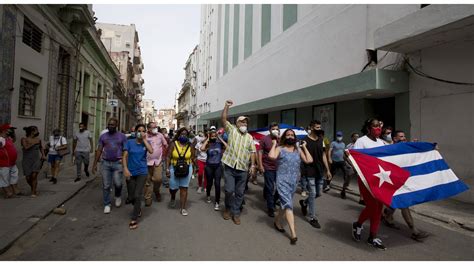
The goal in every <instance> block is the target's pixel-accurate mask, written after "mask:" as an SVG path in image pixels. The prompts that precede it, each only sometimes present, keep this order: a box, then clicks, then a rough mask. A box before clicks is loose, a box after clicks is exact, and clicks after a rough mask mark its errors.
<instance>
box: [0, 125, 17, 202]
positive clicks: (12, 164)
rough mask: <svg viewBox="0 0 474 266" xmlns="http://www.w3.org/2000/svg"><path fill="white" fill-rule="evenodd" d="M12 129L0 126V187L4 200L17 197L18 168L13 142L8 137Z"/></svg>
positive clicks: (7, 126)
mask: <svg viewBox="0 0 474 266" xmlns="http://www.w3.org/2000/svg"><path fill="white" fill-rule="evenodd" d="M9 129H14V127H12V126H11V125H10V124H3V125H1V126H0V187H1V188H2V190H3V193H4V194H5V198H11V197H13V195H14V194H16V195H19V194H20V190H19V189H18V168H17V167H16V159H17V156H18V155H17V151H16V148H15V145H14V144H13V140H12V139H11V138H10V137H8V136H7V135H8V130H9Z"/></svg>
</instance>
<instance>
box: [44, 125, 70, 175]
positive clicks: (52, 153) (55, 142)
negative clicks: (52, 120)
mask: <svg viewBox="0 0 474 266" xmlns="http://www.w3.org/2000/svg"><path fill="white" fill-rule="evenodd" d="M47 147H48V148H49V152H48V162H49V163H50V164H51V175H52V177H51V179H50V180H49V182H53V184H56V183H57V182H58V174H59V168H60V162H61V160H62V158H63V157H62V156H61V155H60V154H59V152H58V150H64V149H67V141H66V138H65V137H63V136H61V131H60V130H59V129H55V130H53V135H52V136H50V137H49V142H48V145H47Z"/></svg>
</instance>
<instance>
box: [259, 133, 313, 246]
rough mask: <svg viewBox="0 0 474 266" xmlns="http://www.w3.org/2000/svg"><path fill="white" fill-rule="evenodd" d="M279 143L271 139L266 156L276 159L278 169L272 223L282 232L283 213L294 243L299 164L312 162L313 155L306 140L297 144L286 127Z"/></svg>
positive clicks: (295, 238)
mask: <svg viewBox="0 0 474 266" xmlns="http://www.w3.org/2000/svg"><path fill="white" fill-rule="evenodd" d="M280 145H281V146H279V147H277V141H276V140H275V139H273V140H272V148H271V150H270V152H269V154H268V157H269V158H270V159H273V160H278V170H277V177H276V187H277V191H278V195H279V196H280V204H281V207H280V211H279V212H278V215H276V216H275V222H274V223H273V225H274V226H275V229H276V230H278V231H279V232H282V233H284V232H285V229H283V227H282V225H281V220H282V218H283V215H285V217H286V221H287V222H288V225H289V227H290V233H291V238H290V243H291V244H292V245H294V244H296V241H297V240H298V238H297V237H296V230H295V219H294V215H293V196H294V194H295V191H296V185H297V184H298V179H299V178H300V164H301V161H303V162H304V163H306V164H310V163H312V162H313V157H312V156H311V154H310V153H309V151H308V149H307V148H306V142H303V143H302V145H301V146H300V147H301V149H299V148H298V146H297V140H296V134H295V132H294V131H293V130H292V129H287V130H285V132H283V135H282V137H281V140H280Z"/></svg>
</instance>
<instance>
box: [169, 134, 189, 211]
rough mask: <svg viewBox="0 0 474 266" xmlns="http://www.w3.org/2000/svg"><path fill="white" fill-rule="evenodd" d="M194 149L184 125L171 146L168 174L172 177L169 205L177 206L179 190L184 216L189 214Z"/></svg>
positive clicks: (171, 206) (181, 209)
mask: <svg viewBox="0 0 474 266" xmlns="http://www.w3.org/2000/svg"><path fill="white" fill-rule="evenodd" d="M194 150H195V149H193V148H192V147H191V142H190V140H189V131H188V130H187V129H186V128H184V127H183V128H180V129H179V130H178V132H176V135H175V137H174V139H173V141H172V142H171V144H170V147H169V152H168V159H167V161H166V164H167V167H166V176H167V177H169V178H170V185H169V186H170V193H171V201H170V203H169V207H170V208H175V207H176V192H178V190H179V201H180V212H181V215H183V216H187V215H188V211H187V210H186V203H187V199H188V187H189V182H190V181H191V175H192V173H193V165H195V164H196V162H195V156H194Z"/></svg>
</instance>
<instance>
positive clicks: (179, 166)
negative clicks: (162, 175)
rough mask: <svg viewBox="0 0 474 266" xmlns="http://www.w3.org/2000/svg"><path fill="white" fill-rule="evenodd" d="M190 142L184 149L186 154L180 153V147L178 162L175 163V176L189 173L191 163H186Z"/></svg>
mask: <svg viewBox="0 0 474 266" xmlns="http://www.w3.org/2000/svg"><path fill="white" fill-rule="evenodd" d="M188 149H189V144H188V145H187V147H186V150H185V151H184V154H183V155H181V154H179V151H178V149H177V148H176V151H177V152H178V159H177V160H176V164H175V165H174V176H175V177H178V178H182V177H187V176H188V175H189V164H187V163H186V159H185V158H186V153H187V152H188Z"/></svg>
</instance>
